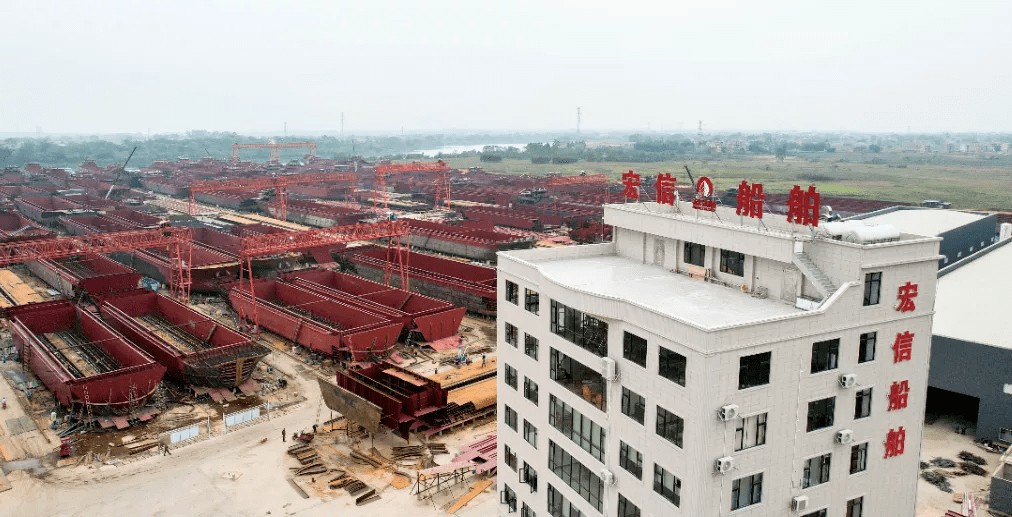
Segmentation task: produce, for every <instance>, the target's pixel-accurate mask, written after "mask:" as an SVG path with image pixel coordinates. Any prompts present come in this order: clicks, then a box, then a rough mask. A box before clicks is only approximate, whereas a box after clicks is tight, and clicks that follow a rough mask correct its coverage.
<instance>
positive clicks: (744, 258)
mask: <svg viewBox="0 0 1012 517" xmlns="http://www.w3.org/2000/svg"><path fill="white" fill-rule="evenodd" d="M766 215H767V217H766V218H765V219H762V220H758V219H750V218H745V217H739V216H737V215H736V214H735V211H734V210H733V209H725V208H722V207H718V208H717V209H716V212H704V211H696V210H693V208H692V205H691V204H690V203H685V202H678V201H676V202H675V203H674V205H673V206H665V205H659V204H656V203H632V204H619V205H606V206H605V216H604V217H605V223H607V224H609V225H613V226H614V228H615V230H614V231H615V238H614V240H613V242H610V243H605V244H597V245H587V246H575V247H566V248H554V249H536V250H520V251H509V252H503V253H500V255H499V265H498V269H499V278H498V297H499V301H498V308H499V312H498V318H497V319H498V326H499V328H498V333H499V339H500V341H501V342H502V343H501V344H500V345H499V347H498V348H499V366H498V367H499V374H498V379H499V381H498V382H499V387H498V394H499V404H500V407H499V408H498V409H499V413H498V414H499V416H500V423H499V433H498V436H499V444H500V445H499V446H500V450H499V451H498V457H499V474H500V475H499V476H498V491H499V498H500V505H499V507H498V510H499V514H500V515H507V514H509V513H512V512H520V515H521V516H522V517H534V516H535V515H541V516H549V515H550V516H553V517H584V516H586V517H596V516H609V517H610V516H613V515H619V516H622V517H633V516H640V515H643V516H647V515H653V516H660V515H666V516H668V515H670V516H680V515H684V516H692V517H697V516H716V515H735V516H749V517H751V516H760V515H762V516H767V515H769V516H784V515H797V516H813V517H825V516H827V515H834V516H848V517H862V516H863V517H869V516H880V515H889V516H910V517H912V516H913V515H914V507H915V500H916V492H917V472H918V461H919V459H920V458H919V454H918V451H919V450H920V445H921V430H922V425H923V414H924V404H925V398H924V393H925V391H926V388H927V366H928V356H929V346H930V335H931V315H932V307H933V298H934V291H935V282H936V274H937V263H938V260H939V258H940V257H939V255H938V248H939V241H940V239H939V238H937V237H933V236H928V237H925V236H918V235H912V234H907V233H901V232H898V231H895V230H891V231H886V232H883V231H882V230H884V229H885V228H884V227H879V228H878V229H877V230H876V231H867V229H853V228H852V229H851V232H850V234H849V237H848V239H839V240H838V239H836V238H834V236H832V235H830V234H828V233H827V232H825V231H824V230H822V229H817V228H814V229H813V228H811V227H807V226H800V225H792V224H789V223H787V222H786V221H784V220H783V219H781V218H780V217H777V216H774V215H773V214H766ZM852 241H854V242H852Z"/></svg>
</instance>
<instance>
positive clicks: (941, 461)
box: [931, 457, 956, 469]
mask: <svg viewBox="0 0 1012 517" xmlns="http://www.w3.org/2000/svg"><path fill="white" fill-rule="evenodd" d="M931 465H932V466H934V467H940V468H943V469H951V468H955V467H956V462H955V461H952V460H950V459H946V458H941V457H935V458H934V459H932V460H931Z"/></svg>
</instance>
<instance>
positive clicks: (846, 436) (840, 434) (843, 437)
mask: <svg viewBox="0 0 1012 517" xmlns="http://www.w3.org/2000/svg"><path fill="white" fill-rule="evenodd" d="M852 441H854V431H851V430H850V429H841V430H839V431H837V432H836V443H843V444H847V443H850V442H852Z"/></svg>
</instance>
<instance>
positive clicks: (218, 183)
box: [190, 172, 358, 221]
mask: <svg viewBox="0 0 1012 517" xmlns="http://www.w3.org/2000/svg"><path fill="white" fill-rule="evenodd" d="M355 181H358V175H356V174H355V173H351V172H324V173H319V174H293V175H290V176H277V177H270V178H235V179H230V180H205V181H194V182H193V183H191V184H190V215H193V214H194V212H195V209H196V199H195V198H194V195H195V194H197V193H200V192H219V191H221V192H229V191H231V192H235V191H247V190H264V189H270V188H272V189H274V203H275V212H274V217H275V218H277V219H280V220H282V221H285V220H287V219H288V190H287V188H288V186H289V185H311V184H319V183H341V182H355Z"/></svg>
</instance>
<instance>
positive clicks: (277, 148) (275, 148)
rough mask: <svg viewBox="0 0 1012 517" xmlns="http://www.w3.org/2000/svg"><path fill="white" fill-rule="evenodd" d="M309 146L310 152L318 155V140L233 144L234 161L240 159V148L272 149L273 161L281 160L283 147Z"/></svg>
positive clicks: (312, 154)
mask: <svg viewBox="0 0 1012 517" xmlns="http://www.w3.org/2000/svg"><path fill="white" fill-rule="evenodd" d="M300 147H306V148H309V154H310V155H311V156H316V142H282V143H280V144H275V143H270V144H232V163H235V162H237V161H239V149H270V150H271V159H270V161H272V162H277V161H281V150H282V149H296V148H300Z"/></svg>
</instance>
